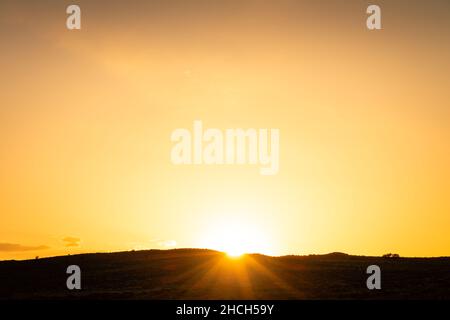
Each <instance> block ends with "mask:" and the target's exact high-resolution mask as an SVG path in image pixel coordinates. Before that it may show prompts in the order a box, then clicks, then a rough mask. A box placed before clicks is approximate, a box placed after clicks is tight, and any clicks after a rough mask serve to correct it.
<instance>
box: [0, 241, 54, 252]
mask: <svg viewBox="0 0 450 320" xmlns="http://www.w3.org/2000/svg"><path fill="white" fill-rule="evenodd" d="M48 248H49V247H47V246H43V245H41V246H24V245H21V244H17V243H0V251H2V252H23V251H39V250H45V249H48Z"/></svg>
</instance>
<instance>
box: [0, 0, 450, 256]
mask: <svg viewBox="0 0 450 320" xmlns="http://www.w3.org/2000/svg"><path fill="white" fill-rule="evenodd" d="M76 3H77V4H78V5H80V7H81V10H82V30H80V31H69V30H67V29H66V28H65V20H66V17H67V15H66V13H65V9H66V7H67V5H69V4H72V2H71V1H56V0H54V1H31V0H30V1H8V0H7V1H1V3H0V39H1V41H0V57H1V59H0V69H1V73H0V137H1V139H0V259H11V258H15V259H24V258H31V257H34V256H36V255H39V256H50V255H59V254H67V253H77V252H92V251H117V250H130V249H144V248H172V247H213V248H214V249H217V245H216V243H215V241H216V240H217V239H216V238H214V235H217V234H218V233H220V234H221V235H222V236H223V237H224V238H225V240H224V241H226V240H227V239H226V238H227V237H228V236H229V237H230V239H231V238H233V237H234V239H236V238H238V239H239V241H243V242H249V241H250V242H252V245H250V247H251V248H254V249H255V251H261V252H263V253H268V254H275V255H282V254H290V253H294V254H309V253H327V252H332V251H343V252H347V253H351V254H364V255H381V254H384V253H387V252H396V253H399V254H400V255H403V256H440V255H450V233H449V230H450V169H449V163H450V125H449V124H450V111H449V108H450V90H449V89H450V41H449V40H448V39H450V3H449V2H448V1H446V0H442V1H437V0H432V1H425V0H422V1H401V0H399V1H373V2H368V1H353V0H352V1H312V0H309V1H300V0H298V1H285V0H281V1H256V0H255V1H247V0H244V1H241V0H240V1H237V0H231V1H228V0H227V1H225V0H216V1H210V0H208V1H207V0H203V1H197V0H190V1H187V0H167V1H162V0H160V1H107V2H106V1H92V0H90V1H76ZM369 4H378V5H380V6H381V9H382V19H383V20H382V26H383V30H381V31H368V30H367V29H366V27H365V20H366V17H367V15H366V13H365V11H366V8H367V6H368V5H369ZM196 119H199V120H202V121H203V123H204V126H205V127H215V128H223V129H225V128H279V129H280V145H281V153H280V171H279V173H278V174H277V175H275V176H261V175H259V174H258V168H257V167H254V166H174V165H172V163H171V162H170V150H171V147H172V145H173V144H172V143H171V142H170V134H171V132H172V131H173V130H174V129H176V128H191V127H192V122H193V121H194V120H196ZM237 230H238V231H239V232H242V233H243V234H244V235H241V234H236V232H237ZM233 234H234V235H233ZM243 245H244V246H245V245H246V244H243ZM219 249H220V248H219Z"/></svg>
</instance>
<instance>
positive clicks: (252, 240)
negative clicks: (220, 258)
mask: <svg viewBox="0 0 450 320" xmlns="http://www.w3.org/2000/svg"><path fill="white" fill-rule="evenodd" d="M208 230H210V231H209V233H207V234H206V235H205V237H204V239H203V240H202V247H206V248H210V249H214V250H219V251H223V252H225V253H226V254H227V255H228V256H230V257H233V258H236V257H240V256H241V255H243V254H245V253H262V254H271V250H270V246H269V239H268V235H267V233H264V232H263V231H262V230H261V229H260V228H257V227H256V226H255V225H254V224H249V223H246V222H243V221H221V222H220V223H217V224H215V225H214V226H213V227H210V228H208Z"/></svg>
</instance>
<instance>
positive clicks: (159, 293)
mask: <svg viewBox="0 0 450 320" xmlns="http://www.w3.org/2000/svg"><path fill="white" fill-rule="evenodd" d="M73 264H75V265H78V266H80V268H81V272H82V277H81V278H82V284H81V285H82V290H73V291H70V290H68V289H67V287H66V279H67V277H68V276H69V275H68V274H66V269H67V267H68V266H69V265H73ZM372 264H376V265H378V266H380V268H381V272H382V273H381V286H382V289H381V290H368V289H367V287H366V279H367V277H368V276H369V275H368V274H366V268H367V267H368V266H369V265H372ZM0 299H450V258H447V257H445V258H400V257H365V256H350V255H346V254H343V253H332V254H328V255H310V256H282V257H270V256H264V255H260V254H248V255H244V256H242V257H240V258H238V259H232V258H229V257H228V256H227V255H226V254H224V253H221V252H217V251H212V250H205V249H176V250H145V251H130V252H118V253H95V254H80V255H71V256H60V257H53V258H43V259H35V260H25V261H1V262H0Z"/></svg>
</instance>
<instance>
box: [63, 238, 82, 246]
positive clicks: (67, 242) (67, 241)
mask: <svg viewBox="0 0 450 320" xmlns="http://www.w3.org/2000/svg"><path fill="white" fill-rule="evenodd" d="M62 241H63V242H64V246H66V247H78V246H79V245H80V241H81V239H80V238H76V237H65V238H64V239H62Z"/></svg>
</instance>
